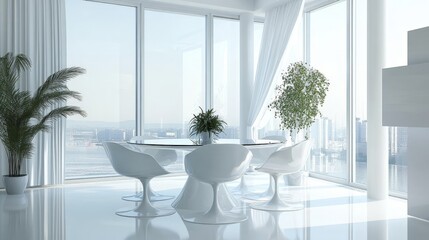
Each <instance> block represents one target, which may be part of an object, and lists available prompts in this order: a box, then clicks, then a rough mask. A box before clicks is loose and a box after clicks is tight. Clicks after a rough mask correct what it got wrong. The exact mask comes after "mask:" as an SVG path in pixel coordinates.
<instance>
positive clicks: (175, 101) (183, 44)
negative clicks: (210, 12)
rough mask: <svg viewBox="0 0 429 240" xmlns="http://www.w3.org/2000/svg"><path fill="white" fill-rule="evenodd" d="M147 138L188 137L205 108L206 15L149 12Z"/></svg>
mask: <svg viewBox="0 0 429 240" xmlns="http://www.w3.org/2000/svg"><path fill="white" fill-rule="evenodd" d="M144 22H145V23H144V31H145V32H144V36H145V37H144V44H145V47H144V52H145V54H144V64H145V65H144V93H143V98H144V100H143V102H144V107H143V115H144V117H143V118H144V135H145V136H146V137H147V138H187V137H188V128H189V120H190V119H191V117H192V114H194V113H197V112H198V111H199V108H198V107H202V108H204V106H205V51H206V45H205V17H204V16H194V15H185V14H177V13H167V12H158V11H145V18H144Z"/></svg>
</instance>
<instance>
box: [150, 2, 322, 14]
mask: <svg viewBox="0 0 429 240" xmlns="http://www.w3.org/2000/svg"><path fill="white" fill-rule="evenodd" d="M288 1H290V0H158V2H165V3H173V4H178V5H182V6H183V5H185V6H193V7H203V8H213V9H217V10H230V11H244V12H264V10H266V9H268V8H271V7H273V6H276V5H279V4H282V3H285V2H288ZM315 1H321V0H305V2H306V3H307V2H315Z"/></svg>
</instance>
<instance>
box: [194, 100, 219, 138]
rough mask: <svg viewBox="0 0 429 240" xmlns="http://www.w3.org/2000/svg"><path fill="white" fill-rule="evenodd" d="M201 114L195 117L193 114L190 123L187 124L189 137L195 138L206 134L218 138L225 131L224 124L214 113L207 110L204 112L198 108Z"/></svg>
mask: <svg viewBox="0 0 429 240" xmlns="http://www.w3.org/2000/svg"><path fill="white" fill-rule="evenodd" d="M200 110H201V112H200V113H198V114H197V115H195V114H194V116H193V117H192V119H191V121H190V122H189V124H190V126H189V136H191V137H192V136H195V135H198V134H201V133H203V132H207V133H208V134H209V136H210V137H211V135H212V134H213V135H215V136H218V135H219V133H222V132H223V130H224V129H225V125H226V122H225V121H223V120H222V119H220V117H219V115H216V114H215V111H214V110H213V108H212V109H209V110H207V111H205V112H204V110H203V109H202V108H201V107H200Z"/></svg>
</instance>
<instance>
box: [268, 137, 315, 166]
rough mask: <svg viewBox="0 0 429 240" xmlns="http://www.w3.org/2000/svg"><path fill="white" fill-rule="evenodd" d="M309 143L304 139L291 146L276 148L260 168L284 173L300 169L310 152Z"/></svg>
mask: <svg viewBox="0 0 429 240" xmlns="http://www.w3.org/2000/svg"><path fill="white" fill-rule="evenodd" d="M310 143H311V142H310V140H305V141H302V142H300V143H297V144H295V145H293V146H288V147H283V148H280V149H278V150H277V151H276V152H274V153H273V154H271V156H270V157H269V158H268V159H267V161H266V162H265V163H264V164H263V165H262V166H261V167H260V169H261V170H264V169H265V170H272V171H273V172H279V173H284V174H290V173H295V172H298V171H300V170H302V169H303V168H304V166H305V163H306V161H307V159H308V156H309V154H310Z"/></svg>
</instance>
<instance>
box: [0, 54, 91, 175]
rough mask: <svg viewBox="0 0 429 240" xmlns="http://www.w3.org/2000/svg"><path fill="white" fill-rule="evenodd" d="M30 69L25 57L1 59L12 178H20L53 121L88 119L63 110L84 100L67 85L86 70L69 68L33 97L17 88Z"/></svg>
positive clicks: (2, 120)
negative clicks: (72, 102)
mask: <svg viewBox="0 0 429 240" xmlns="http://www.w3.org/2000/svg"><path fill="white" fill-rule="evenodd" d="M30 67H31V62H30V60H29V59H28V58H27V57H26V56H25V55H23V54H18V55H13V54H12V53H7V54H6V55H4V56H3V57H0V140H1V141H2V142H3V145H4V147H5V149H6V153H7V156H8V162H9V175H18V174H20V169H21V163H22V161H23V160H24V159H26V158H28V157H29V156H30V155H31V154H32V150H33V143H32V140H33V138H34V137H35V136H36V135H37V133H39V132H41V131H48V130H49V129H50V123H52V121H54V120H56V119H58V118H61V117H67V116H70V115H74V114H79V115H81V116H86V113H85V112H84V111H83V110H82V109H80V108H79V107H75V106H61V105H62V104H63V103H64V102H65V101H66V100H67V99H70V98H74V99H77V100H81V95H80V93H78V92H75V91H70V90H69V89H68V87H67V81H69V80H70V79H71V78H73V77H76V76H78V75H80V74H82V73H84V71H85V70H84V69H82V68H77V67H75V68H66V69H63V70H60V71H58V72H56V73H54V74H52V75H51V76H49V77H48V79H47V80H46V81H45V82H44V83H43V84H42V85H41V86H40V87H39V88H38V89H37V91H36V93H35V94H34V95H33V96H31V94H30V92H28V91H21V90H19V89H17V87H16V85H17V84H16V83H17V82H18V81H19V79H20V78H21V73H22V72H23V71H25V70H28V69H29V68H30ZM47 111H49V112H48V113H47V114H45V113H46V112H47Z"/></svg>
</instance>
